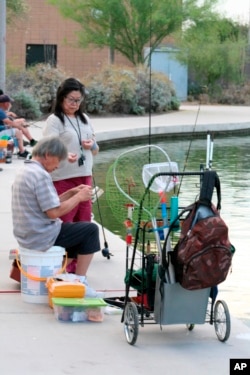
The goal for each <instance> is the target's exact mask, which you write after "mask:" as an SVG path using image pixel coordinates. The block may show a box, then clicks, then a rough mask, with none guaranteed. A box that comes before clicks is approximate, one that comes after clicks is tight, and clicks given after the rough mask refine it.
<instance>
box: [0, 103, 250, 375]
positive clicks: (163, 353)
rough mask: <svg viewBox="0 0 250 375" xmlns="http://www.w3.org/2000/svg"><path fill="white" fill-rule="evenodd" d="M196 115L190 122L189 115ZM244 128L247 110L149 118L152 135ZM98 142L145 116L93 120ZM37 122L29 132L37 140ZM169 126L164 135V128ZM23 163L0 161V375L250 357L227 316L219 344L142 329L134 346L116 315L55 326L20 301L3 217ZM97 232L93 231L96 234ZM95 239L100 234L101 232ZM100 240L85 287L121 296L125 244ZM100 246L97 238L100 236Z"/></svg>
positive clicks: (137, 368)
mask: <svg viewBox="0 0 250 375" xmlns="http://www.w3.org/2000/svg"><path fill="white" fill-rule="evenodd" d="M197 114H198V118H197ZM195 123H196V129H197V128H199V127H202V128H203V129H204V131H207V130H213V129H214V130H218V129H222V130H230V129H235V128H237V129H249V128H250V108H249V107H219V106H201V107H200V109H199V108H198V106H195V105H192V106H186V105H185V106H182V107H181V110H180V111H179V112H177V113H171V114H166V115H157V116H152V118H151V126H152V128H153V129H155V130H154V131H161V130H162V128H164V129H166V133H169V132H170V131H172V130H175V132H177V133H178V132H182V131H183V130H184V129H185V131H191V132H192V131H193V128H194V125H195ZM93 125H94V127H95V129H96V133H97V138H98V140H109V139H114V138H116V139H117V138H119V137H121V135H125V136H126V137H130V136H131V134H132V135H133V136H136V135H139V133H140V132H144V133H146V132H147V131H148V118H147V117H140V118H138V117H122V118H120V117H119V118H116V117H111V118H93ZM42 126H43V123H42V122H40V123H36V124H34V125H33V126H32V128H31V131H32V134H33V135H34V137H36V138H37V139H39V138H40V137H41V136H42V135H41V128H42ZM171 129H172V130H171ZM22 163H23V161H21V160H17V159H14V160H13V163H12V164H9V165H6V164H3V165H2V167H3V171H2V172H1V173H0V178H1V194H0V227H1V251H0V301H1V303H0V327H1V339H0V373H1V374H2V375H33V374H36V375H39V374H42V375H44V374H54V375H62V374H72V375H82V374H84V373H85V374H91V375H100V374H102V375H109V374H110V373H121V372H122V373H127V374H131V375H134V374H143V375H151V374H152V373H153V372H156V371H157V372H158V373H159V374H164V373H166V372H167V373H169V374H184V373H190V374H193V375H200V374H203V375H206V374H211V373H212V374H220V375H228V374H229V360H230V358H250V352H249V341H250V329H249V327H247V326H246V325H245V324H244V323H243V322H241V321H239V320H237V319H236V318H235V317H234V316H231V320H232V330H231V336H230V338H229V340H228V341H227V342H226V343H224V344H222V343H220V342H219V341H218V340H217V338H216V335H215V330H214V327H213V326H210V325H209V324H204V325H197V326H196V327H195V329H194V330H193V331H192V332H189V331H187V330H186V327H185V325H174V326H163V327H162V330H161V329H160V326H159V325H156V324H153V325H146V326H144V327H140V328H139V336H138V340H137V343H136V346H134V347H132V346H130V345H128V344H127V342H126V339H125V336H124V333H123V325H122V324H121V323H120V318H121V317H120V315H105V319H104V322H103V323H92V324H88V323H75V324H73V323H69V324H68V323H60V322H58V321H56V320H55V317H54V315H53V313H52V310H51V309H50V308H49V307H48V306H47V305H36V304H28V303H25V302H23V301H22V299H21V295H20V293H19V284H18V283H16V282H15V281H13V280H11V279H10V278H9V270H10V265H11V261H10V260H9V259H8V254H9V249H11V248H15V247H16V245H17V244H16V241H15V239H14V238H13V235H12V220H11V214H10V201H11V185H12V182H13V180H14V177H15V173H16V170H17V169H18V168H20V167H21V165H22ZM100 233H101V231H100ZM101 234H102V233H101ZM105 234H106V237H107V242H108V244H109V245H110V248H111V249H112V253H114V256H113V257H111V259H110V260H107V259H106V258H104V257H102V255H101V254H97V255H96V257H95V259H94V262H93V264H92V265H91V268H90V271H89V282H90V284H91V285H92V286H93V287H95V288H96V289H100V290H105V291H106V293H107V295H123V294H124V283H123V277H124V272H125V249H126V247H125V243H124V242H123V241H122V240H121V239H120V238H118V237H117V236H115V235H113V234H112V233H110V232H109V231H105ZM101 242H102V243H103V239H101Z"/></svg>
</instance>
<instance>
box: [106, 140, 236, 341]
mask: <svg viewBox="0 0 250 375" xmlns="http://www.w3.org/2000/svg"><path fill="white" fill-rule="evenodd" d="M145 150H146V152H148V151H149V153H150V163H148V164H143V163H144V160H145V155H144V151H145ZM135 152H136V160H137V163H138V160H140V159H141V160H142V164H143V166H142V168H141V170H142V176H141V174H140V172H139V170H138V168H136V172H135V173H133V171H132V170H131V169H130V170H129V169H128V168H127V167H126V166H127V165H128V164H130V166H131V163H132V160H134V155H133V154H134V150H133V151H129V152H126V153H124V154H122V155H121V156H120V157H119V158H118V159H117V160H116V162H115V164H114V165H113V166H112V174H113V177H114V181H115V184H116V186H117V188H118V190H119V192H120V193H121V195H123V196H124V197H125V198H126V201H122V200H121V201H122V203H121V207H122V208H121V210H127V215H126V216H125V218H126V220H125V222H124V223H125V227H126V231H127V233H126V234H127V235H126V242H127V251H126V270H125V271H126V272H125V285H126V293H125V297H122V298H112V299H108V298H107V299H106V302H108V303H110V304H113V305H117V306H120V307H122V309H123V314H122V319H121V321H122V323H123V324H124V332H125V336H126V340H127V342H128V343H129V344H130V345H134V344H135V342H136V340H137V337H138V333H139V326H141V327H144V326H145V325H147V324H153V323H156V324H160V326H162V325H171V324H184V325H186V327H187V329H188V330H190V331H191V330H193V329H194V327H195V325H196V324H204V323H209V324H211V325H214V328H215V333H216V335H217V338H218V339H219V340H220V341H222V342H224V341H226V340H227V339H228V338H229V335H230V314H229V309H228V307H227V304H226V302H225V301H223V300H217V299H216V297H217V287H216V286H215V287H213V288H205V289H199V290H187V289H184V288H183V287H182V286H181V285H180V284H179V283H178V282H176V281H175V275H174V268H173V266H172V264H171V262H169V268H168V269H167V270H165V271H164V272H165V275H164V277H162V275H161V277H160V276H159V274H160V272H161V264H162V254H163V251H162V250H163V247H167V252H169V251H172V249H173V246H174V244H175V243H176V242H177V240H178V237H179V234H180V227H181V222H179V223H178V225H177V226H176V228H175V230H174V231H173V233H172V234H171V236H167V233H168V228H169V225H170V223H171V222H172V221H173V220H174V216H178V210H180V209H181V208H183V207H181V206H179V201H177V194H176V188H177V186H178V185H179V184H180V181H181V180H182V179H183V178H184V179H185V181H187V184H186V186H185V189H187V190H188V192H189V195H190V191H192V192H194V193H195V191H196V193H197V194H199V191H200V186H201V184H202V179H203V175H204V171H203V170H202V168H201V170H200V171H199V172H183V173H180V172H178V167H177V165H176V163H172V162H171V161H170V159H169V157H168V155H167V154H166V153H165V152H164V151H163V150H162V149H160V148H159V147H157V146H152V145H149V146H142V147H140V148H137V149H136V150H135ZM164 158H165V160H163V159H164ZM159 160H160V161H159ZM166 195H168V197H167V198H166ZM180 196H181V197H180ZM139 197H140V198H139ZM112 198H113V201H114V199H115V196H114V194H112ZM178 198H180V202H181V201H183V203H184V205H186V203H185V197H184V195H182V194H179V196H178ZM189 203H190V202H189ZM166 238H167V241H166ZM165 250H166V248H165ZM165 253H166V251H165ZM162 280H164V282H162Z"/></svg>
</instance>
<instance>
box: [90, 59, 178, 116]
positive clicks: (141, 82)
mask: <svg viewBox="0 0 250 375" xmlns="http://www.w3.org/2000/svg"><path fill="white" fill-rule="evenodd" d="M85 84H86V86H87V89H88V91H89V95H88V96H87V98H86V110H87V112H89V113H96V114H98V113H103V112H106V113H123V114H138V115H141V114H144V113H146V112H149V111H150V110H151V111H152V112H157V113H161V112H165V111H168V110H169V109H175V108H177V107H178V106H177V102H176V99H175V92H174V90H173V87H172V84H171V82H170V81H169V80H168V78H167V77H166V76H165V75H164V74H161V73H152V74H151V79H150V72H149V70H148V69H147V68H145V67H144V66H140V67H136V68H128V67H125V68H121V67H116V66H114V65H111V66H108V67H105V68H103V69H102V70H101V71H100V72H99V73H98V74H91V75H89V76H88V77H87V79H85ZM150 94H151V97H150ZM96 95H97V98H96ZM172 98H174V99H172ZM172 102H174V103H175V105H173V108H172Z"/></svg>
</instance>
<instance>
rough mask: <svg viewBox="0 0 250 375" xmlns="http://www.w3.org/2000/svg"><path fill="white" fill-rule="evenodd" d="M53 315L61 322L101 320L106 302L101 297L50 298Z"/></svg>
mask: <svg viewBox="0 0 250 375" xmlns="http://www.w3.org/2000/svg"><path fill="white" fill-rule="evenodd" d="M52 303H53V309H54V313H55V317H56V319H57V320H59V321H63V322H86V321H91V322H102V321H103V319H104V312H103V308H104V307H105V306H107V303H106V302H105V301H104V300H103V299H102V298H55V297H54V298H52Z"/></svg>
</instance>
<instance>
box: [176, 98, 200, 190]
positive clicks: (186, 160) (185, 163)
mask: <svg viewBox="0 0 250 375" xmlns="http://www.w3.org/2000/svg"><path fill="white" fill-rule="evenodd" d="M200 109H201V97H200V99H199V106H198V110H197V113H196V118H195V122H194V126H193V131H192V133H191V138H190V142H189V146H188V150H187V154H186V159H185V162H184V166H183V173H184V172H185V170H186V167H187V162H188V158H189V154H190V150H191V146H192V142H193V138H194V133H195V131H196V125H197V121H198V118H199V113H200ZM182 180H183V175H182V176H181V178H180V183H179V188H178V191H177V196H178V195H179V193H180V190H181V184H182Z"/></svg>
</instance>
